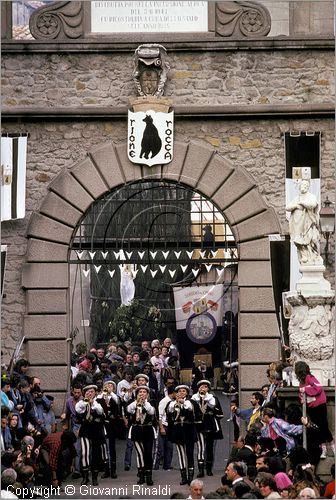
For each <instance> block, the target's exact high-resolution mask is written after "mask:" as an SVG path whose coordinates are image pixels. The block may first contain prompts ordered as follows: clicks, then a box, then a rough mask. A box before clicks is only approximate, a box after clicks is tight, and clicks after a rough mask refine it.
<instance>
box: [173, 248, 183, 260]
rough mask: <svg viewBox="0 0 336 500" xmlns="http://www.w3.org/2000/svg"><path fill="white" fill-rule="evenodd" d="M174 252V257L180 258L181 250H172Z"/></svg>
mask: <svg viewBox="0 0 336 500" xmlns="http://www.w3.org/2000/svg"><path fill="white" fill-rule="evenodd" d="M174 254H175V255H176V258H177V259H179V258H180V255H181V250H180V251H179V252H176V251H175V250H174Z"/></svg>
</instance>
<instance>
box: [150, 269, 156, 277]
mask: <svg viewBox="0 0 336 500" xmlns="http://www.w3.org/2000/svg"><path fill="white" fill-rule="evenodd" d="M150 272H151V275H152V278H154V276H155V275H156V273H157V270H156V271H153V270H152V269H150Z"/></svg>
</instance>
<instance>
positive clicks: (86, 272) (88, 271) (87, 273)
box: [83, 269, 90, 278]
mask: <svg viewBox="0 0 336 500" xmlns="http://www.w3.org/2000/svg"><path fill="white" fill-rule="evenodd" d="M83 274H84V276H85V278H87V277H88V276H89V274H90V269H87V270H85V269H83Z"/></svg>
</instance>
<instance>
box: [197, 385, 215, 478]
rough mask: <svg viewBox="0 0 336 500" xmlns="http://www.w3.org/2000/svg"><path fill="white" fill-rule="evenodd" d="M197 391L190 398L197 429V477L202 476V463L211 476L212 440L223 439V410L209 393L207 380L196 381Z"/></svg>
mask: <svg viewBox="0 0 336 500" xmlns="http://www.w3.org/2000/svg"><path fill="white" fill-rule="evenodd" d="M197 389H198V392H197V393H195V394H194V395H193V396H192V397H191V399H192V401H193V402H194V404H195V405H196V415H197V417H196V418H197V420H196V431H197V438H198V440H197V461H198V469H199V473H198V474H197V477H204V464H205V466H206V473H207V475H208V476H212V475H213V474H212V467H213V461H214V441H215V439H223V433H222V429H221V426H220V419H221V418H223V412H222V408H221V405H220V402H219V400H218V398H217V397H216V396H214V395H213V394H211V393H210V389H211V384H210V382H209V380H205V379H204V380H200V381H199V382H198V383H197Z"/></svg>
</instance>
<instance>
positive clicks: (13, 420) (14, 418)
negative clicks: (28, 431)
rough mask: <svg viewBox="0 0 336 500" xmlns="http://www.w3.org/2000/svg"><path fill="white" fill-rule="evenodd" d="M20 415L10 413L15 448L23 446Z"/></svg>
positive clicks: (10, 426) (10, 425)
mask: <svg viewBox="0 0 336 500" xmlns="http://www.w3.org/2000/svg"><path fill="white" fill-rule="evenodd" d="M18 425H19V416H18V414H17V413H10V414H9V415H8V426H9V430H10V433H11V439H12V446H13V448H14V450H19V449H20V447H21V438H20V434H19V427H18Z"/></svg>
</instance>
